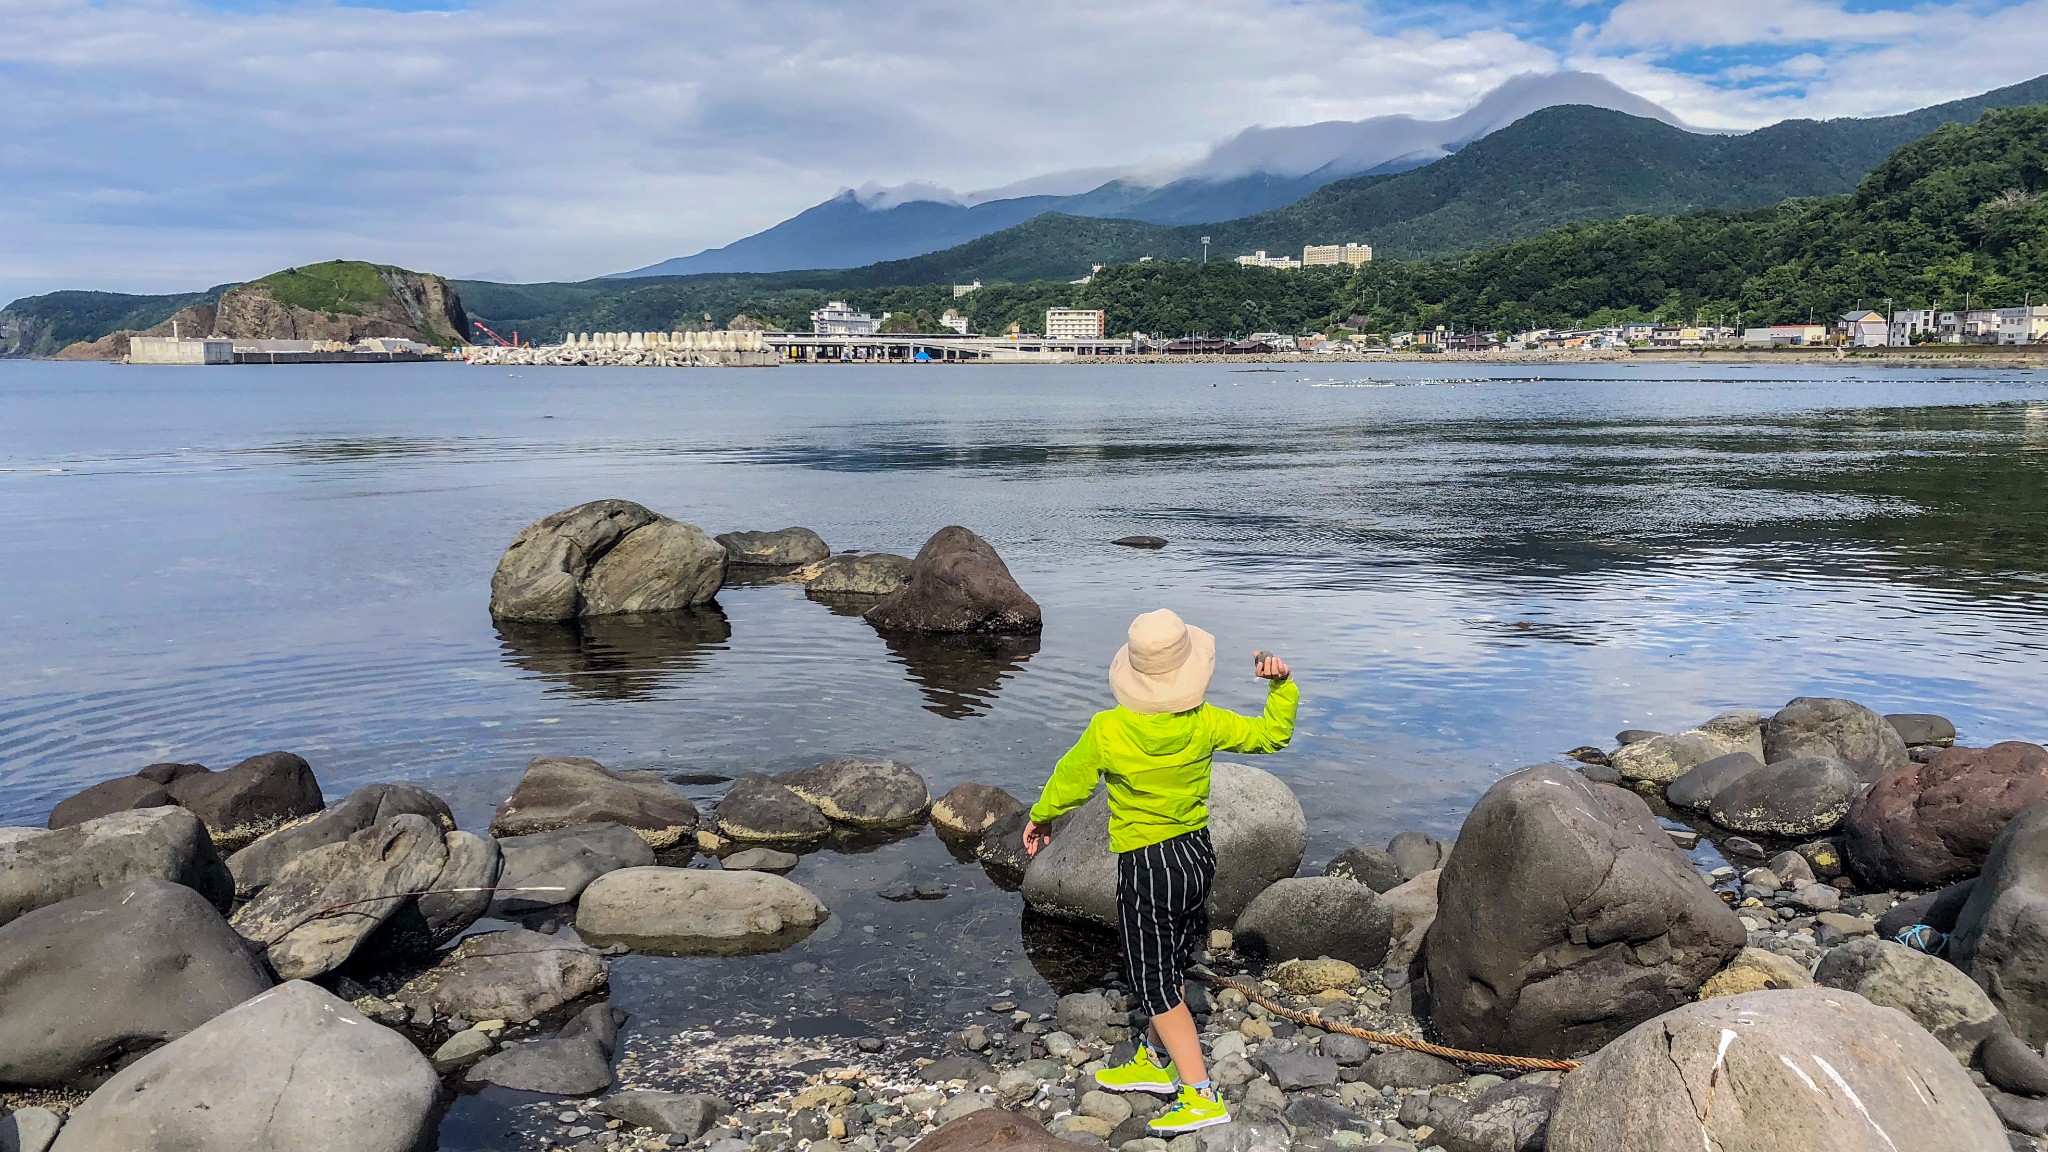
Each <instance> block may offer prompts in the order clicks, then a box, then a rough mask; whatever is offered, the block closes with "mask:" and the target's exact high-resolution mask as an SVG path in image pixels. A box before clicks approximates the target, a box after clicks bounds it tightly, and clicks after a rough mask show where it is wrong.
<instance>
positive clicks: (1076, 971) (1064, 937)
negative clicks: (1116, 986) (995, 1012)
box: [1018, 905, 1123, 996]
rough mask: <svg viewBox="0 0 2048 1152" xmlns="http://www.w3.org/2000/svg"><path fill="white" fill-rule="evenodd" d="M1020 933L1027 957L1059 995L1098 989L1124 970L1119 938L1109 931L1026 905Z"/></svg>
mask: <svg viewBox="0 0 2048 1152" xmlns="http://www.w3.org/2000/svg"><path fill="white" fill-rule="evenodd" d="M1018 932H1019V933H1020V934H1021V935H1022V936H1023V938H1024V955H1025V957H1026V958H1027V959H1029V960H1030V961H1031V967H1032V969H1033V970H1034V971H1036V972H1037V973H1038V975H1039V978H1040V979H1043V980H1044V981H1045V982H1046V984H1047V985H1048V986H1050V987H1051V989H1052V992H1053V995H1055V996H1065V995H1067V994H1068V993H1070V992H1079V991H1082V990H1084V989H1087V988H1094V987H1098V986H1100V985H1101V984H1102V983H1103V981H1104V980H1111V979H1117V978H1118V975H1119V973H1120V972H1121V970H1122V965H1123V957H1122V953H1120V952H1119V951H1118V950H1117V943H1116V936H1115V934H1113V933H1112V932H1110V931H1109V930H1108V929H1107V928H1101V927H1098V926H1096V925H1093V924H1086V923H1082V922H1080V921H1077V920H1062V919H1060V918H1058V917H1056V916H1047V915H1044V914H1042V913H1039V912H1034V911H1032V910H1031V908H1030V906H1029V905H1026V906H1025V907H1024V909H1023V914H1022V919H1021V921H1020V922H1019V924H1018Z"/></svg>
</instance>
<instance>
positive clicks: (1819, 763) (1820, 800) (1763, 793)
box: [1707, 756, 1863, 837]
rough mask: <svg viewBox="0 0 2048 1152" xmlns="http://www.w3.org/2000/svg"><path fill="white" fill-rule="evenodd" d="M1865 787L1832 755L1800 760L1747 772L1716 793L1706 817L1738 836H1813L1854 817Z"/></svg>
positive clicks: (1767, 765) (1807, 757)
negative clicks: (1851, 809)
mask: <svg viewBox="0 0 2048 1152" xmlns="http://www.w3.org/2000/svg"><path fill="white" fill-rule="evenodd" d="M1862 791H1863V782H1862V781H1861V780H1858V779H1857V778H1856V774H1855V773H1854V772H1852V771H1850V769H1849V766H1848V765H1847V764H1844V763H1842V762H1841V761H1840V760H1836V759H1834V758H1833V757H1829V756H1799V757H1795V758H1793V759H1791V760H1779V761H1777V762H1775V763H1771V764H1766V765H1764V766H1763V767H1761V768H1759V769H1757V770H1756V771H1754V772H1745V773H1743V774H1741V775H1740V776H1738V777H1736V778H1735V779H1734V780H1732V781H1729V782H1728V783H1727V785H1725V786H1724V787H1722V788H1720V789H1717V790H1716V791H1715V792H1714V798H1713V799H1712V800H1710V801H1709V802H1708V803H1707V815H1708V817H1709V818H1711V819H1712V820H1713V821H1714V823H1716V824H1719V825H1720V826H1721V827H1723V828H1727V829H1730V830H1732V831H1736V832H1750V833H1756V834H1760V835H1766V836H1786V837H1793V836H1814V835H1818V834H1819V833H1822V832H1827V831H1830V830H1832V829H1833V828H1834V827H1835V826H1836V825H1838V824H1840V823H1841V822H1842V817H1844V816H1847V815H1848V814H1849V805H1850V804H1851V803H1853V802H1854V801H1855V799H1856V797H1857V795H1858V794H1860V793H1861V792H1862Z"/></svg>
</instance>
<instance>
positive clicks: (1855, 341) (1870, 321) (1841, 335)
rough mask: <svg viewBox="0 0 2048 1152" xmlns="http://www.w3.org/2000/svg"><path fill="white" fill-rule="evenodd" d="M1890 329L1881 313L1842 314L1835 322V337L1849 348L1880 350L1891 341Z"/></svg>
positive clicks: (1888, 322)
mask: <svg viewBox="0 0 2048 1152" xmlns="http://www.w3.org/2000/svg"><path fill="white" fill-rule="evenodd" d="M1891 327H1892V326H1891V321H1889V320H1886V319H1885V318H1884V313H1882V312H1872V311H1869V310H1867V309H1866V310H1864V311H1861V312H1844V313H1842V317H1841V319H1839V320H1837V321H1835V337H1836V338H1837V339H1838V340H1840V341H1841V342H1842V343H1843V344H1845V345H1847V346H1848V347H1851V348H1882V347H1884V346H1885V342H1886V341H1887V340H1889V339H1891Z"/></svg>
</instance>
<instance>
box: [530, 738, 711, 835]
mask: <svg viewBox="0 0 2048 1152" xmlns="http://www.w3.org/2000/svg"><path fill="white" fill-rule="evenodd" d="M697 822H698V817H697V806H696V805H694V804H692V803H690V799H689V797H687V796H684V795H683V794H682V793H681V792H678V791H676V790H675V788H674V787H673V786H671V785H670V784H669V782H668V781H666V780H664V779H662V778H661V774H660V773H658V772H644V771H643V772H614V771H612V770H611V769H609V768H606V767H605V766H604V765H602V764H599V763H598V762H597V761H595V760H589V759H585V758H584V757H581V756H536V757H534V758H533V760H532V761H530V762H529V763H528V764H527V765H526V775H524V776H522V777H520V778H519V786H518V787H517V788H514V789H513V790H512V795H511V796H510V797H509V798H507V799H506V801H505V802H504V803H503V804H500V805H499V806H498V811H497V814H496V815H495V816H493V817H491V835H493V836H530V835H532V834H533V833H536V832H548V831H552V830H554V829H556V828H570V827H575V826H577V825H582V824H622V825H624V826H626V827H628V828H631V829H633V830H634V831H635V832H638V833H639V834H640V836H641V838H642V839H644V840H646V841H647V842H648V843H649V844H651V845H653V846H654V847H656V848H667V847H669V846H671V845H673V844H675V843H677V842H678V841H681V840H683V839H684V838H686V837H690V836H693V835H694V834H695V833H696V831H697Z"/></svg>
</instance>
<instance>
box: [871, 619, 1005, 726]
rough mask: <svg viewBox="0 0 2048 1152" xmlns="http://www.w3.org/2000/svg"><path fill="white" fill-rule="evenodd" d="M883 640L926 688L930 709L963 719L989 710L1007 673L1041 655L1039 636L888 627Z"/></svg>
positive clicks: (912, 677)
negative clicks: (936, 633)
mask: <svg viewBox="0 0 2048 1152" xmlns="http://www.w3.org/2000/svg"><path fill="white" fill-rule="evenodd" d="M882 642H883V643H884V644H886V645H888V647H889V655H890V657H892V658H893V659H894V660H895V661H896V662H897V663H899V664H901V665H903V667H904V669H905V672H906V674H907V675H908V676H909V677H910V682H911V683H913V684H915V685H917V687H918V691H920V692H922V693H924V699H925V705H924V707H925V711H927V712H935V713H937V714H938V715H940V716H944V717H945V718H946V719H948V720H961V719H965V718H966V717H969V716H979V715H981V714H982V713H984V712H986V711H987V710H988V708H989V705H990V704H992V703H993V702H994V700H995V698H996V693H997V692H999V691H1001V689H1002V685H1003V679H1004V678H1005V677H1007V676H1010V675H1011V674H1013V673H1015V672H1016V671H1017V670H1018V669H1019V668H1022V667H1023V666H1024V662H1025V661H1027V660H1029V659H1031V658H1032V657H1033V656H1036V655H1038V645H1039V638H1038V636H1037V635H1035V634H1034V635H1029V636H982V635H965V636H924V635H915V634H911V633H890V632H884V633H882Z"/></svg>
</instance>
